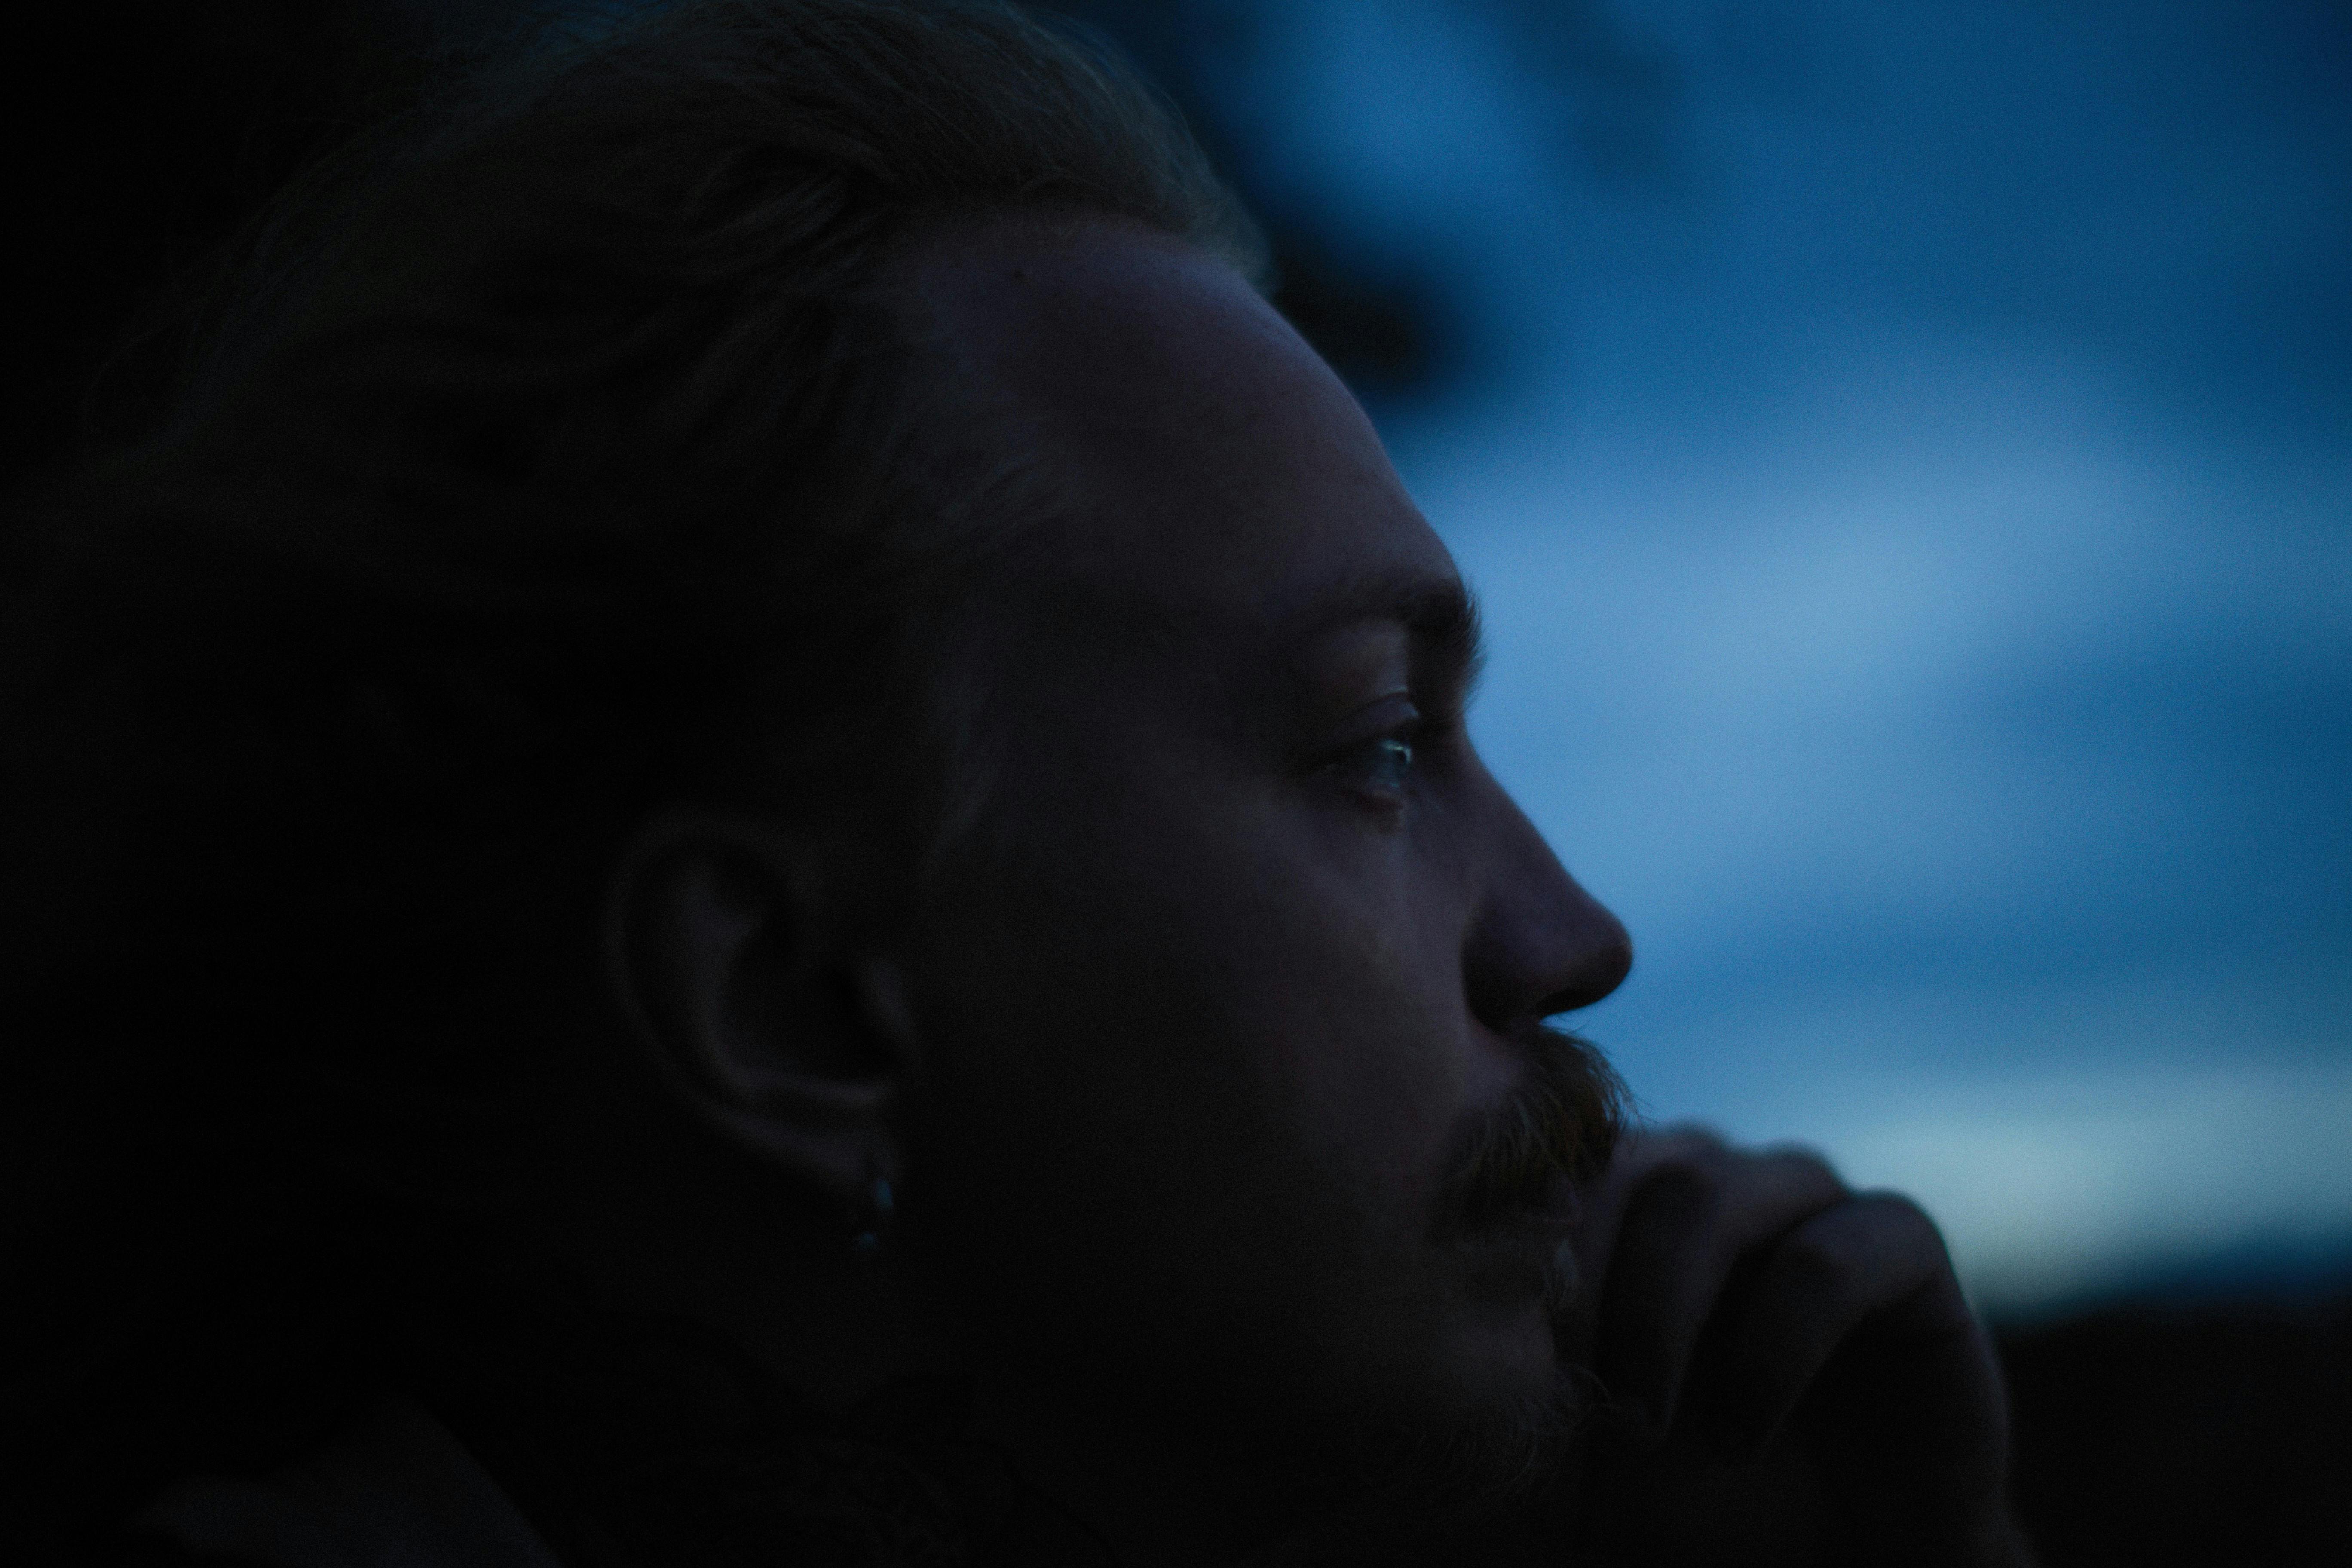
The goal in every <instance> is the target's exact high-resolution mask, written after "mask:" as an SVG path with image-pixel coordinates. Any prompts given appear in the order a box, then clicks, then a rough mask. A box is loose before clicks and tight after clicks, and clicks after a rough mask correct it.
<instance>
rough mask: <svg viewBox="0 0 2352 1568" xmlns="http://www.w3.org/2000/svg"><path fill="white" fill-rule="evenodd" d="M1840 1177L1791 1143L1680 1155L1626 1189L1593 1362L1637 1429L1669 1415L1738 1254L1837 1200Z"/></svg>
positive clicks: (1658, 1428) (1659, 1426)
mask: <svg viewBox="0 0 2352 1568" xmlns="http://www.w3.org/2000/svg"><path fill="white" fill-rule="evenodd" d="M1845 1196H1846V1189H1845V1185H1844V1184H1843V1183H1842V1182H1840V1181H1839V1180H1838V1178H1837V1174H1836V1173H1834V1172H1832V1170H1831V1169H1830V1168H1829V1166H1828V1165H1826V1164H1824V1163H1822V1161H1821V1160H1820V1159H1818V1158H1816V1157H1814V1156H1812V1155H1811V1154H1804V1153H1799V1152H1793V1151H1781V1152H1767V1153H1760V1154H1744V1153H1738V1152H1733V1151H1730V1150H1727V1149H1724V1148H1721V1147H1720V1146H1719V1145H1718V1146H1717V1147H1716V1148H1714V1149H1711V1150H1702V1151H1700V1152H1696V1153H1692V1154H1678V1155H1677V1156H1675V1157H1673V1158H1669V1159H1665V1160H1663V1161H1661V1162H1659V1163H1656V1164H1655V1165H1654V1167H1653V1168H1651V1169H1649V1170H1648V1171H1646V1172H1644V1173H1643V1174H1642V1175H1641V1177H1640V1178H1639V1180H1638V1181H1637V1182H1636V1183H1635V1184H1634V1185H1633V1189H1632V1191H1631V1192H1630V1194H1628V1195H1627V1197H1626V1200H1625V1203H1624V1206H1623V1210H1622V1216H1621V1218H1620V1219H1619V1222H1618V1230H1617V1237H1616V1245H1615V1247H1614V1248H1613V1249H1612V1253H1611V1255H1610V1258H1609V1262H1608V1272H1607V1279H1606V1282H1605V1284H1604V1285H1603V1287H1602V1290H1601V1309H1600V1320H1599V1326H1598V1339H1597V1342H1596V1345H1595V1351H1596V1355H1595V1367H1594V1370H1595V1371H1596V1372H1597V1373H1599V1375H1600V1378H1601V1384H1602V1386H1603V1387H1604V1388H1606V1389H1607V1390H1608V1392H1609V1394H1610V1396H1611V1402H1612V1405H1615V1406H1616V1407H1617V1408H1618V1409H1619V1411H1620V1412H1621V1413H1622V1414H1623V1415H1626V1416H1627V1417H1629V1418H1630V1419H1632V1420H1633V1422H1634V1423H1635V1424H1636V1425H1637V1426H1640V1427H1642V1428H1644V1429H1646V1431H1645V1435H1646V1436H1651V1437H1660V1436H1664V1433H1665V1432H1666V1430H1667V1429H1668V1428H1669V1427H1670V1426H1672V1425H1673V1424H1674V1418H1675V1410H1676V1408H1677V1405H1678V1404H1679V1401H1680V1398H1681V1394H1682V1386H1683V1382H1684V1377H1685V1373H1686V1372H1687V1370H1688V1368H1689V1365H1690V1361H1691V1356H1692V1352H1693V1351H1694V1349H1695V1348H1696V1345H1697V1342H1698V1339H1699V1334H1700V1331H1701V1330H1702V1329H1703V1328H1704V1327H1705V1326H1706V1322H1707V1320H1708V1318H1709V1316H1710V1315H1711V1314H1712V1313H1713V1312H1714V1310H1715V1308H1716V1304H1717V1300H1719V1299H1720V1297H1721V1296H1722V1294H1723V1290H1724V1287H1725V1285H1726V1283H1727V1280H1728V1279H1730V1277H1731V1274H1732V1270H1733V1268H1734V1267H1735V1266H1736V1265H1737V1264H1738V1262H1739V1260H1740V1258H1741V1257H1742V1256H1743V1255H1744V1254H1747V1253H1748V1252H1750V1251H1752V1250H1754V1249H1755V1248H1757V1247H1761V1246H1763V1245H1764V1244H1765V1243H1767V1242H1769V1241H1771V1240H1773V1239H1775V1238H1777V1237H1780V1236H1781V1235H1783V1234H1784V1233H1786V1232H1788V1231H1789V1230H1790V1229H1791V1228H1792V1227H1794V1226H1798V1225H1800V1224H1801V1223H1802V1222H1803V1221H1805V1220H1807V1219H1810V1218H1811V1217H1812V1216H1813V1215H1817V1214H1819V1213H1821V1212H1822V1211H1823V1210H1824V1209H1827V1208H1829V1207H1831V1206H1832V1205H1835V1204H1837V1203H1839V1202H1840V1201H1842V1200H1843V1198H1844V1197H1845Z"/></svg>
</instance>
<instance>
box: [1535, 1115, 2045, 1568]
mask: <svg viewBox="0 0 2352 1568" xmlns="http://www.w3.org/2000/svg"><path fill="white" fill-rule="evenodd" d="M1586 1205H1587V1207H1586V1213H1585V1218H1584V1223H1583V1226H1582V1227H1581V1230H1580V1235H1579V1237H1578V1242H1577V1249H1578V1254H1579V1264H1580V1268H1581V1270H1582V1274H1583V1279H1584V1280H1585V1281H1586V1284H1585V1289H1584V1290H1583V1291H1582V1292H1581V1293H1580V1300H1579V1303H1578V1308H1577V1310H1575V1312H1574V1313H1572V1314H1571V1316H1570V1318H1569V1320H1568V1321H1565V1322H1563V1323H1562V1324H1561V1325H1560V1343H1561V1352H1562V1355H1563V1358H1564V1359H1565V1360H1566V1361H1567V1362H1568V1363H1570V1365H1571V1366H1576V1367H1580V1368H1585V1369H1589V1372H1590V1375H1591V1378H1592V1380H1593V1383H1594V1384H1595V1387H1594V1391H1593V1398H1594V1401H1595V1405H1596V1409H1595V1411H1594V1414H1593V1417H1592V1420H1591V1426H1590V1429H1589V1432H1588V1436H1587V1439H1586V1445H1585V1453H1584V1456H1583V1461H1582V1468H1581V1474H1580V1484H1579V1486H1578V1489H1577V1496H1576V1500H1575V1504H1574V1508H1575V1518H1574V1520H1573V1521H1572V1523H1571V1524H1570V1531H1571V1534H1572V1537H1573V1539H1575V1540H1576V1542H1577V1543H1578V1544H1579V1546H1580V1547H1587V1548H1588V1550H1590V1549H1591V1547H1598V1548H1599V1549H1600V1552H1601V1560H1602V1561H1614V1562H1621V1563H1709V1564H1714V1563H1738V1564H1743V1565H1744V1564H1756V1563H1890V1564H1892V1563H1902V1564H1906V1565H1908V1564H1936V1563H1950V1564H1968V1565H1970V1568H1976V1565H1991V1564H2000V1565H2002V1568H2009V1565H2012V1564H2024V1563H2030V1562H2031V1554H2030V1552H2028V1551H2027V1550H2026V1548H2025V1546H2024V1543H2023V1541H2022V1538H2021V1536H2020V1535H2019V1534H2018V1532H2017V1530H2016V1527H2015V1525H2014V1524H2013V1522H2012V1521H2011V1515H2010V1512H2009V1509H2008V1505H2007V1501H2006V1484H2005V1483H2006V1475H2005V1472H2006V1468H2007V1463H2008V1437H2009V1431H2008V1416H2007V1412H2006V1408H2005V1405H2004V1402H2003V1396H2002V1390H2001V1379H2000V1367H1999V1364H1998V1363H1997V1362H1996V1361H1995V1360H1994V1357H1993V1352H1992V1348H1991V1345H1990V1342H1988V1340H1987V1339H1986V1337H1985V1333H1984V1330H1983V1328H1982V1327H1981V1325H1979V1323H1978V1322H1977V1321H1976V1319H1975V1317H1974V1316H1973V1314H1971V1313H1970V1312H1969V1309H1968V1305H1967V1303H1966V1302H1965V1301H1964V1300H1962V1298H1961V1295H1960V1289H1959V1285H1958V1281H1957V1280H1956V1279H1954V1278H1953V1275H1952V1267H1951V1262H1950V1259H1949V1258H1948V1257H1947V1256H1946V1254H1945V1251H1944V1245H1943V1240H1942V1238H1941V1237H1939V1236H1937V1232H1936V1227H1935V1226H1934V1224H1933V1223H1932V1222H1930V1221H1929V1220H1928V1218H1927V1215H1925V1214H1923V1213H1922V1212H1921V1211H1920V1210H1919V1208H1918V1207H1917V1206H1916V1205H1914V1204H1912V1203H1911V1202H1910V1201H1909V1200H1907V1199H1905V1198H1900V1197H1896V1196H1895V1195H1893V1194H1884V1193H1862V1194H1856V1193H1853V1192H1851V1191H1849V1190H1848V1189H1847V1188H1846V1186H1845V1184H1843V1182H1841V1181H1840V1180H1839V1179H1838V1178H1837V1175H1836V1173H1833V1172H1832V1170H1831V1169H1830V1168H1829V1166H1828V1165H1827V1164H1825V1163H1822V1161H1821V1160H1820V1159H1818V1158H1817V1157H1815V1156H1813V1155H1811V1154H1808V1153H1802V1152H1794V1151H1788V1150H1772V1151H1766V1152H1743V1151H1740V1150H1735V1149H1733V1148H1731V1147H1729V1146H1728V1145H1727V1144H1726V1143H1725V1142H1723V1141H1722V1140H1721V1139H1719V1138H1717V1137H1716V1136H1715V1135H1714V1134H1713V1133H1710V1132H1706V1131H1701V1130H1697V1129H1692V1128H1677V1129H1672V1130H1668V1131H1662V1132H1654V1133H1648V1134H1643V1135H1640V1136H1637V1137H1634V1138H1631V1139H1629V1140H1627V1142H1626V1146H1625V1147H1624V1148H1623V1150H1622V1152H1620V1154H1619V1155H1618V1157H1617V1159H1616V1160H1615V1161H1614V1162H1613V1163H1612V1165H1611V1168H1610V1170H1609V1171H1608V1173H1606V1174H1605V1175H1604V1176H1603V1178H1602V1179H1601V1182H1600V1183H1598V1184H1596V1186H1595V1188H1594V1189H1593V1190H1592V1191H1591V1192H1589V1193H1588V1194H1586ZM1588 1543H1589V1545H1588Z"/></svg>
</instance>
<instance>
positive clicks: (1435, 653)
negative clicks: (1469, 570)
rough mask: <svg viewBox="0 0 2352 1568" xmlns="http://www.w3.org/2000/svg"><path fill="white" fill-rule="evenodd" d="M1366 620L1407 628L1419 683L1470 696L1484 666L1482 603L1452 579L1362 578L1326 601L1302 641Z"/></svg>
mask: <svg viewBox="0 0 2352 1568" xmlns="http://www.w3.org/2000/svg"><path fill="white" fill-rule="evenodd" d="M1367 621H1393V622H1395V623H1396V624H1398V625H1400V626H1403V627H1404V628H1405V631H1406V634H1407V635H1408V636H1409V637H1411V638H1412V665H1413V679H1414V684H1415V685H1416V686H1418V685H1423V684H1424V683H1426V684H1435V685H1444V686H1446V687H1450V688H1451V689H1454V691H1456V692H1458V693H1459V694H1460V695H1461V696H1462V697H1463V698H1464V699H1465V700H1466V699H1467V698H1468V696H1469V693H1470V689H1471V688H1473V687H1474V686H1475V685H1476V684H1477V681H1478V676H1479V673H1480V671H1481V670H1483V669H1484V668H1486V638H1485V636H1484V633H1483V632H1482V630H1481V625H1480V617H1479V614H1478V601H1477V599H1476V598H1475V596H1474V595H1472V594H1471V592H1470V590H1469V589H1468V588H1467V587H1466V586H1465V585H1464V584H1462V583H1461V582H1460V581H1458V580H1456V579H1454V578H1451V577H1433V576H1429V575H1426V574H1420V573H1412V574H1379V575H1374V576H1369V577H1365V578H1361V579H1359V580H1357V581H1355V582H1353V583H1350V584H1347V585H1345V586H1344V587H1342V588H1341V589H1340V590H1339V592H1337V593H1335V594H1333V595H1329V596H1328V597H1327V598H1326V599H1325V600H1324V602H1323V605H1321V607H1320V611H1319V613H1318V615H1317V616H1316V617H1315V620H1314V623H1313V624H1312V625H1311V626H1308V627H1307V632H1306V635H1305V637H1302V638H1301V641H1302V643H1304V642H1306V641H1310V640H1312V639H1313V638H1315V637H1322V636H1324V635H1326V634H1328V633H1330V632H1333V631H1337V630H1339V629H1340V628H1341V627H1344V626H1360V625H1362V624H1363V623H1365V622H1367Z"/></svg>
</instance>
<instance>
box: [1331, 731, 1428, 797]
mask: <svg viewBox="0 0 2352 1568" xmlns="http://www.w3.org/2000/svg"><path fill="white" fill-rule="evenodd" d="M1413 728H1414V727H1413V726H1408V727H1405V728H1401V729H1396V730H1391V731H1388V732H1387V733H1385V734H1381V735H1374V736H1372V737H1371V738H1370V740H1366V741H1360V742H1357V743H1356V744H1354V745H1352V746H1349V748H1348V749H1347V750H1346V751H1344V752H1340V753H1339V755H1338V756H1337V757H1334V758H1333V759H1332V760H1331V762H1330V763H1329V764H1328V770H1329V772H1331V773H1333V774H1335V775H1337V776H1338V777H1339V779H1340V780H1341V781H1342V782H1343V783H1346V784H1350V785H1352V786H1354V787H1355V788H1358V789H1362V790H1370V791H1374V792H1377V793H1378V794H1381V795H1402V794H1403V793H1404V791H1405V786H1406V785H1407V784H1410V783H1411V782H1412V762H1413V743H1412V735H1413Z"/></svg>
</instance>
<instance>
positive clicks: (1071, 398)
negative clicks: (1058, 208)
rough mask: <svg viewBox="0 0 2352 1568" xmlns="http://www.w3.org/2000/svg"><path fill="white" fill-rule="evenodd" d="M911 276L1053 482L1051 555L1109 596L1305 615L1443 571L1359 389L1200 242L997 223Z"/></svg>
mask: <svg viewBox="0 0 2352 1568" xmlns="http://www.w3.org/2000/svg"><path fill="white" fill-rule="evenodd" d="M912 282H913V286H914V290H915V293H916V296H917V298H918V300H919V303H920V308H921V310H923V312H924V314H925V315H926V316H927V317H928V319H929V324H930V328H931V331H932V333H933V335H934V339H935V342H937V344H938V346H939V349H940V352H941V353H943V354H944V355H946V356H947V358H948V359H949V360H950V363H952V364H953V366H954V368H955V374H957V375H958V376H959V378H960V379H961V381H962V382H963V384H964V385H965V387H966V388H967V389H968V390H969V391H970V392H971V394H972V395H974V396H976V397H977V398H978V400H979V401H980V402H981V404H982V409H983V411H984V413H983V417H984V418H985V419H986V421H987V423H988V425H989V426H990V427H991V429H992V433H993V435H994V436H995V437H997V438H999V439H1001V440H1002V441H1003V443H1004V444H1005V446H1006V447H1008V448H1009V449H1010V450H1011V451H1012V452H1013V453H1014V454H1015V455H1016V458H1017V460H1018V461H1021V462H1024V463H1026V464H1029V465H1034V466H1037V467H1041V468H1046V469H1048V470H1050V474H1049V476H1048V477H1049V478H1050V480H1051V482H1052V485H1053V488H1054V489H1055V490H1056V491H1057V492H1058V493H1059V494H1060V495H1061V496H1062V497H1063V498H1065V499H1066V503H1067V504H1066V505H1065V506H1064V507H1063V508H1062V509H1061V510H1062V511H1063V513H1064V515H1063V516H1061V517H1060V518H1058V519H1057V520H1055V522H1054V523H1053V524H1052V525H1051V531H1052V537H1051V538H1050V540H1049V541H1048V543H1047V549H1048V551H1049V552H1050V554H1051V557H1052V564H1053V569H1054V571H1055V573H1056V574H1062V575H1065V576H1066V577H1067V578H1068V579H1070V580H1072V581H1073V582H1074V583H1075V584H1077V585H1079V586H1081V587H1082V588H1084V589H1086V590H1087V591H1089V592H1091V593H1094V594H1097V595H1100V596H1101V598H1102V599H1103V600H1104V601H1105V602H1108V603H1119V604H1131V605H1136V607H1138V608H1149V609H1150V610H1153V611H1156V612H1158V613H1159V616H1160V618H1163V619H1173V620H1176V621H1178V622H1180V623H1181V622H1185V621H1192V622H1196V623H1197V624H1200V625H1202V626H1209V625H1217V624H1225V623H1234V624H1236V625H1237V626H1243V627H1253V628H1258V629H1263V630H1267V631H1273V630H1300V629H1311V627H1312V626H1313V625H1314V623H1316V622H1317V621H1318V619H1322V620H1332V619H1345V618H1348V617H1349V616H1353V617H1355V618H1357V619H1363V618H1367V617H1370V616H1375V615H1379V614H1381V613H1383V606H1384V605H1387V604H1389V603H1391V602H1392V603H1396V604H1399V605H1402V604H1407V603H1410V602H1412V601H1413V600H1414V599H1415V598H1416V596H1417V595H1425V594H1426V593H1427V592H1428V591H1431V590H1437V591H1443V590H1444V589H1446V588H1448V587H1451V586H1452V585H1454V584H1455V583H1456V581H1457V579H1456V574H1455V572H1454V564H1453V563H1452V561H1451V559H1450V558H1449V557H1448V556H1447V554H1446V552H1445V549H1444V545H1443V544H1441V543H1440V542H1439V541H1438V539H1437V537H1436V535H1435V533H1434V532H1433V531H1432V530H1431V529H1430V527H1429V525H1428V523H1427V522H1426V521H1424V520H1423V518H1422V516H1421V514H1420V512H1419V510H1417V509H1416V508H1415V507H1414V506H1413V504H1412V500H1410V498H1408V497H1407V496H1406V494H1405V491H1404V488H1403V485H1402V482H1401V481H1400V480H1399V479H1398V478H1397V475H1396V472H1395V469H1394V468H1393V467H1392V466H1391V464H1390V462H1389V460H1388V457H1387V454H1386V453H1385V452H1384V451H1383V450H1382V448H1381V443H1380V439H1379V437H1378V436H1377V435H1376V434H1375V433H1374V432H1373V430H1372V427H1371V425H1370V421H1369V420H1368V419H1366V418H1365V416H1364V414H1363V411H1362V409H1361V408H1360V406H1359V405H1357V403H1356V401H1355V399H1354V398H1353V396H1351V395H1349V392H1348V391H1347V389H1346V387H1345V386H1343V385H1342V384H1340V382H1339V378H1338V377H1337V376H1336V375H1334V374H1332V372H1331V371H1330V369H1329V368H1328V366H1326V365H1325V364H1324V363H1323V362H1322V361H1321V360H1320V359H1319V358H1318V356H1317V355H1316V354H1315V353H1314V351H1313V350H1311V349H1310V348H1308V347H1307V344H1306V343H1305V342H1304V341H1302V340H1301V339H1300V338H1299V337H1298V335H1297V332H1296V331H1294V330H1293V329H1292V328H1291V327H1290V325H1289V324H1288V323H1287V322H1286V321H1283V320H1282V318H1281V317H1280V316H1279V315H1278V314H1276V312H1275V310H1273V309H1272V308H1271V307H1269V306H1268V305H1267V304H1266V303H1265V301H1264V300H1261V299H1260V298H1259V297H1258V296H1257V294H1256V293H1255V291H1254V290H1252V289H1250V287H1249V286H1248V284H1247V283H1246V282H1245V281H1244V280H1243V279H1242V278H1241V277H1240V276H1239V275H1238V274H1236V273H1235V272H1234V271H1233V270H1232V269H1231V268H1228V267H1226V266H1224V265H1223V263H1221V262H1219V261H1217V260H1216V259H1215V258H1213V257H1210V256H1207V255H1205V254H1203V253H1202V252H1200V251H1198V250H1195V249H1193V248H1192V247H1188V246H1185V245H1182V244H1180V243H1178V242H1176V241H1172V240H1169V239H1165V238H1162V237H1158V236H1155V235H1151V234H1149V233H1146V232H1144V231H1142V230H1140V229H1136V228H1131V227H1127V226H1116V225H1111V224H1107V223H1094V222H1089V223H1083V224H1067V225H1061V226H1046V225H1044V224H1037V223H1024V224H1005V225H998V226H991V227H988V228H985V229H982V230H978V231H972V232H966V233H962V234H959V235H955V236H951V237H943V238H942V239H940V240H939V241H937V242H935V243H934V244H932V245H931V246H929V247H927V248H926V249H925V250H924V251H923V252H921V253H920V254H919V256H918V257H917V258H915V259H914V262H913V277H912Z"/></svg>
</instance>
